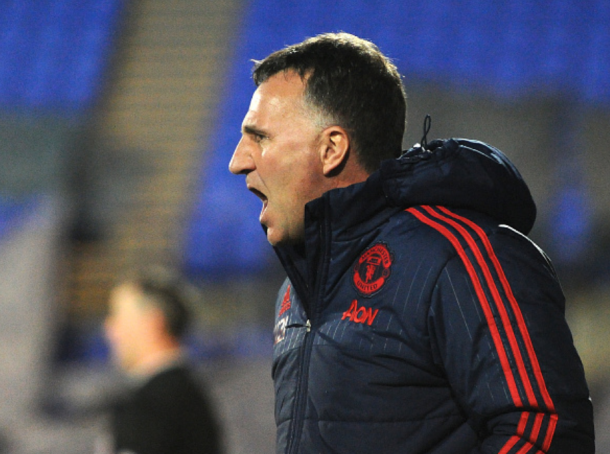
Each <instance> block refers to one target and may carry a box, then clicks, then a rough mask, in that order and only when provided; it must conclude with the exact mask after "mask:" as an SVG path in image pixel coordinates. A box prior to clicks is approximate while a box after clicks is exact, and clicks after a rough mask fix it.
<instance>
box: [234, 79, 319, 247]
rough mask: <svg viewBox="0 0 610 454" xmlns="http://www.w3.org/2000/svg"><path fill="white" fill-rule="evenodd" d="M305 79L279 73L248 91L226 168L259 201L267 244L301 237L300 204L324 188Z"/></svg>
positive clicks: (276, 243)
mask: <svg viewBox="0 0 610 454" xmlns="http://www.w3.org/2000/svg"><path fill="white" fill-rule="evenodd" d="M304 89H305V84H304V82H303V80H302V79H301V77H300V76H299V75H298V74H296V73H295V72H291V71H288V72H286V73H284V72H280V73H278V74H276V75H274V76H272V77H270V78H269V79H267V80H266V81H265V82H263V83H262V84H261V85H260V86H259V87H258V89H257V90H256V91H255V92H254V95H253V96H252V101H251V103H250V108H249V110H248V113H247V114H246V116H245V118H244V120H243V123H242V138H241V140H240V141H239V143H238V144H237V148H236V149H235V152H234V153H233V157H232V159H231V162H230V163H229V170H230V171H231V172H233V173H234V174H245V175H246V185H247V187H248V189H249V190H250V191H252V192H253V193H254V194H256V195H257V196H258V197H259V198H260V199H261V200H262V202H263V206H262V210H261V213H260V218H259V220H260V222H261V224H263V225H264V226H265V227H266V229H267V239H268V241H269V243H271V244H272V245H274V246H275V245H278V244H281V243H295V242H300V241H302V240H303V231H304V207H305V204H306V203H307V202H309V201H310V200H313V199H315V198H318V197H320V196H321V195H322V194H323V193H324V192H325V191H326V190H327V189H328V188H327V187H326V186H325V184H328V183H327V182H326V181H325V180H326V179H325V177H324V175H323V172H322V162H321V157H320V153H319V151H320V146H321V144H320V132H321V129H320V126H316V125H315V118H314V115H313V114H312V111H311V110H310V109H309V108H308V107H307V106H306V104H305V102H304V99H303V93H304Z"/></svg>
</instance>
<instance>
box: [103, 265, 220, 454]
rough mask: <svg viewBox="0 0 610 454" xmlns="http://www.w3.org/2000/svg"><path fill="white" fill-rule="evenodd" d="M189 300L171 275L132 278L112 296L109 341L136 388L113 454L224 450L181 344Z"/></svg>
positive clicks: (120, 414)
mask: <svg viewBox="0 0 610 454" xmlns="http://www.w3.org/2000/svg"><path fill="white" fill-rule="evenodd" d="M187 299H188V296H187V292H186V288H185V287H184V284H183V283H181V282H180V280H178V279H176V278H175V277H173V276H172V275H171V274H169V273H166V272H164V271H163V272H159V271H154V272H149V273H146V274H142V275H140V276H137V277H135V278H132V279H128V280H126V281H125V282H124V283H122V284H120V285H118V286H117V287H116V288H115V289H114V290H113V291H112V294H111V297H110V310H109V315H108V318H107V319H106V323H105V329H106V335H107V338H108V340H109V343H110V346H111V349H112V353H113V356H114V359H115V360H116V362H117V363H118V365H119V366H120V367H121V369H123V370H124V371H125V372H126V373H127V374H128V375H129V377H130V378H131V381H132V385H133V386H132V388H133V389H132V390H131V392H130V393H128V395H127V396H126V397H125V398H124V399H122V400H121V401H120V402H119V404H118V405H117V406H116V408H115V409H114V411H113V414H112V436H113V445H114V447H113V452H116V453H130V454H131V453H135V454H179V453H185V454H186V453H189V454H195V453H201V454H217V453H220V452H221V451H220V437H219V424H218V422H217V420H216V416H215V414H214V413H213V411H212V407H211V406H210V402H209V401H208V398H207V397H206V396H205V394H203V390H202V389H201V388H200V386H199V384H198V383H197V382H196V380H195V379H194V378H193V377H192V375H191V372H190V371H189V368H188V367H187V365H186V362H185V358H184V354H183V349H182V346H181V338H182V336H183V335H184V333H185V331H186V328H187V325H188V322H189V311H188V305H187Z"/></svg>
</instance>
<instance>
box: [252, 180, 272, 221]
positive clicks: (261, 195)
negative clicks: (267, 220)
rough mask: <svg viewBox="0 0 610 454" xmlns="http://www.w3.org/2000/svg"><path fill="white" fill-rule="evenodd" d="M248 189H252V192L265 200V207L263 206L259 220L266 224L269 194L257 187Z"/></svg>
mask: <svg viewBox="0 0 610 454" xmlns="http://www.w3.org/2000/svg"><path fill="white" fill-rule="evenodd" d="M248 189H249V190H250V192H252V193H253V194H254V195H255V196H256V197H258V198H259V199H261V201H262V202H263V207H262V208H261V213H260V216H259V221H260V222H261V224H264V217H265V211H266V210H267V203H268V200H267V196H266V195H265V194H263V193H262V192H261V191H259V190H258V189H256V188H253V187H248Z"/></svg>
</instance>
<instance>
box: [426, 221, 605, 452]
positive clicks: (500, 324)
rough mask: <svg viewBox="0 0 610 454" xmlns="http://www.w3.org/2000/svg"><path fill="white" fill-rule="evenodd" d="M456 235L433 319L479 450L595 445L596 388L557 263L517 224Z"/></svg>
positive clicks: (440, 354) (440, 355) (470, 228)
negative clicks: (575, 335)
mask: <svg viewBox="0 0 610 454" xmlns="http://www.w3.org/2000/svg"><path fill="white" fill-rule="evenodd" d="M453 227H455V226H453ZM458 227H459V226H458ZM448 232H449V231H448ZM449 235H450V236H451V237H452V238H449V237H448V239H449V240H450V241H451V242H452V244H453V246H454V248H455V250H456V255H455V257H454V258H453V259H451V260H450V261H449V262H448V263H447V264H446V266H445V268H444V269H443V270H442V272H441V273H440V274H439V276H438V281H437V285H436V287H435V290H434V296H433V298H432V302H431V306H430V311H429V315H428V324H429V332H430V335H431V342H432V345H433V351H434V354H435V356H436V361H437V362H438V364H439V366H440V367H442V368H443V369H444V371H445V373H446V375H447V379H448V381H449V385H450V387H451V389H452V391H453V392H454V395H455V398H456V400H457V401H458V403H459V405H460V406H461V408H462V409H463V410H464V412H465V414H466V415H467V418H468V420H469V423H470V424H471V426H472V427H473V428H474V429H475V430H476V431H477V433H478V434H479V438H480V439H481V445H480V447H479V448H478V449H479V450H478V451H476V453H485V454H499V453H501V454H517V453H519V454H524V453H528V454H529V453H531V454H534V453H536V454H539V453H543V454H573V453H576V452H578V453H580V454H593V453H594V450H595V448H594V435H593V412H592V406H591V402H590V399H589V392H588V388H587V384H586V381H585V377H584V371H583V367H582V363H581V361H580V358H579V356H578V354H577V352H576V349H575V347H574V345H573V341H572V336H571V333H570V330H569V327H568V325H567V323H566V320H565V317H564V296H563V294H562V290H561V287H560V285H559V282H558V280H557V277H556V275H555V272H554V270H553V268H552V266H551V264H550V262H549V261H548V259H547V258H546V256H545V255H544V253H543V252H542V251H541V250H539V249H538V247H537V246H535V245H534V244H533V243H532V242H531V241H530V240H528V239H527V238H525V237H524V236H522V235H521V234H519V233H518V232H516V231H513V230H512V229H510V228H508V227H506V228H505V227H500V228H499V229H498V231H497V232H496V233H494V235H492V236H487V235H486V234H485V233H484V232H483V231H482V230H481V229H478V228H477V227H476V226H474V225H473V224H469V225H465V226H464V227H463V228H461V227H460V228H457V227H456V228H453V230H452V232H449V233H448V235H446V236H449ZM473 454H475V453H473Z"/></svg>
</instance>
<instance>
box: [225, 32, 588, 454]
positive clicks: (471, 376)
mask: <svg viewBox="0 0 610 454" xmlns="http://www.w3.org/2000/svg"><path fill="white" fill-rule="evenodd" d="M254 81H255V83H256V85H257V89H256V91H255V93H254V95H253V97H252V101H251V104H250V108H249V110H248V112H247V114H246V116H245V118H244V121H243V124H242V138H241V140H240V142H239V144H238V145H237V148H236V149H235V152H234V155H233V157H232V159H231V162H230V164H229V169H230V170H231V172H233V173H235V174H243V175H245V176H246V184H247V187H248V189H249V190H251V191H252V192H253V193H254V194H256V195H257V196H258V197H259V198H260V199H261V200H262V202H263V207H262V211H261V213H260V222H261V224H262V225H263V228H264V229H265V231H266V235H267V238H268V240H269V242H270V243H271V244H272V245H273V246H274V247H275V250H276V252H277V254H278V256H279V258H280V260H281V262H282V264H283V266H284V268H285V270H286V272H287V274H288V279H287V281H286V283H285V284H284V286H283V288H282V289H281V290H280V295H279V298H278V302H277V306H276V328H275V345H274V364H273V379H274V382H275V392H276V409H275V416H276V422H277V452H278V453H291V454H292V453H308V454H309V453H350V454H358V453H376V454H377V453H392V454H394V453H405V454H423V453H428V454H441V453H442V454H466V453H468V454H475V453H489V454H491V453H495V454H498V453H502V454H513V453H520V454H523V453H546V454H559V453H562V454H573V453H580V454H589V453H593V451H594V441H593V425H592V408H591V403H590V401H589V394H588V389H587V385H586V382H585V378H584V373H583V368H582V365H581V362H580V359H579V357H578V355H577V353H576V351H575V349H574V346H573V344H572V339H571V335H570V332H569V329H568V326H567V324H566V322H565V319H564V299H563V296H562V293H561V288H560V285H559V283H558V281H557V277H556V275H555V273H554V271H553V269H552V266H551V264H550V262H549V261H548V259H547V258H546V256H545V255H544V253H543V252H542V251H540V249H538V248H537V247H536V246H535V245H534V244H533V243H532V242H531V241H530V240H528V239H527V238H526V237H525V234H527V232H528V231H529V230H530V229H531V227H532V225H533V222H534V218H535V206H534V203H533V201H532V199H531V196H530V193H529V190H528V188H527V186H526V185H525V183H524V182H523V180H522V179H521V176H520V175H519V173H518V172H517V170H516V169H515V168H514V167H513V166H512V164H511V163H510V162H509V161H508V159H507V158H506V157H505V156H504V155H503V154H502V153H501V152H500V151H498V150H497V149H495V148H493V147H491V146H488V145H486V144H483V143H481V142H477V141H470V140H461V139H460V140H445V141H440V140H439V141H433V142H431V143H430V144H429V145H428V144H427V143H426V141H425V140H422V142H424V143H423V145H422V146H416V147H414V148H413V149H411V150H409V151H408V152H406V153H405V154H403V155H402V156H400V150H401V140H402V136H403V129H404V124H405V109H406V102H405V94H404V91H403V88H402V84H401V79H400V76H399V74H398V72H397V70H396V68H395V66H394V65H393V64H392V63H391V62H390V61H389V60H388V59H387V58H386V57H385V56H383V55H382V54H381V53H380V51H379V50H378V49H377V47H376V46H375V45H373V44H372V43H370V42H368V41H365V40H362V39H359V38H357V37H354V36H352V35H349V34H345V33H339V34H326V35H320V36H318V37H315V38H310V39H308V40H306V41H304V42H303V43H300V44H297V45H294V46H289V47H287V48H286V49H283V50H280V51H277V52H275V53H273V54H271V55H270V56H268V57H267V58H265V59H264V60H263V61H261V62H257V63H256V66H255V69H254ZM424 139H425V137H424ZM399 156H400V157H399Z"/></svg>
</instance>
